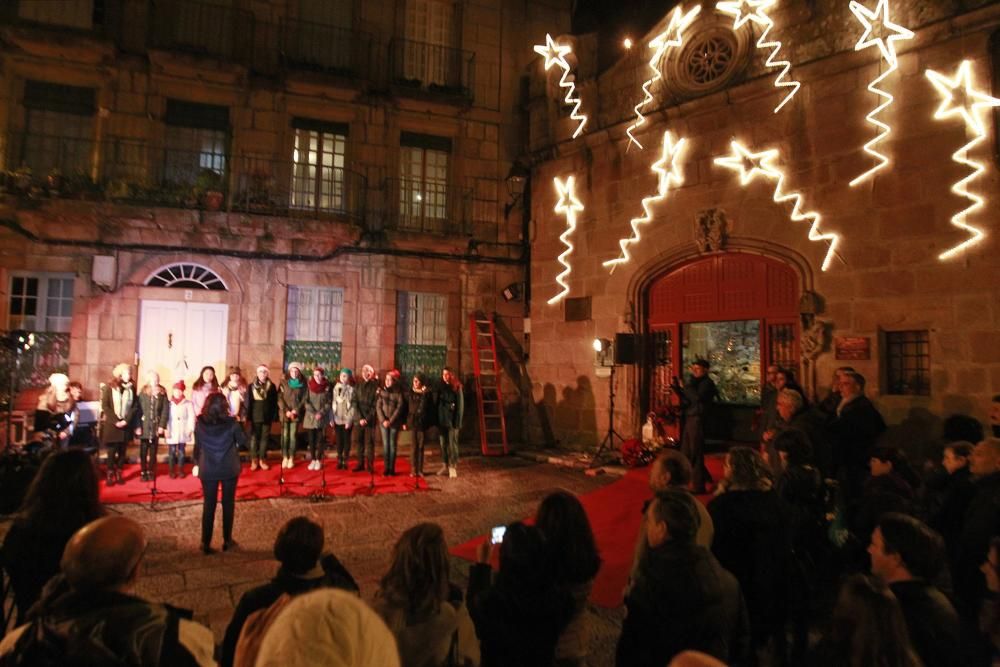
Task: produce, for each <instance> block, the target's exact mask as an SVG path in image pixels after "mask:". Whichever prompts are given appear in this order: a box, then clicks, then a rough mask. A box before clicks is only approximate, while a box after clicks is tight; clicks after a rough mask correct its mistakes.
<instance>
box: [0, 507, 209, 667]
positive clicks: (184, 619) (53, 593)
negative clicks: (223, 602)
mask: <svg viewBox="0 0 1000 667" xmlns="http://www.w3.org/2000/svg"><path fill="white" fill-rule="evenodd" d="M145 550H146V537H145V535H144V533H143V530H142V527H141V526H140V525H139V524H138V523H136V522H135V521H133V520H132V519H128V518H126V517H123V516H110V517H104V518H102V519H98V520H96V521H93V522H91V523H89V524H87V525H86V526H84V527H83V528H81V529H80V530H78V531H77V532H76V534H74V535H73V537H72V538H71V539H70V541H69V543H67V545H66V550H65V551H64V552H63V558H62V564H61V567H62V573H61V574H59V575H57V576H56V577H55V578H53V579H52V580H51V581H50V582H49V585H48V586H47V587H46V589H45V592H44V594H43V596H42V599H41V600H40V601H39V603H38V605H37V606H36V607H35V609H34V617H33V620H32V621H31V622H30V623H28V624H27V625H22V626H21V627H19V628H16V629H15V630H14V631H13V632H11V633H10V634H9V635H7V636H6V637H4V639H3V641H2V642H0V665H3V666H4V667H8V666H13V665H18V666H20V665H24V666H25V667H27V666H29V665H30V666H31V667H49V666H52V667H55V666H56V665H58V666H60V667H62V666H65V665H109V664H113V665H149V666H151V667H156V666H158V665H164V666H165V667H166V666H170V667H173V666H175V665H176V666H178V667H188V666H196V665H213V664H215V663H214V661H213V659H212V653H213V650H214V648H215V646H214V643H215V642H214V637H213V636H212V632H211V630H209V629H208V628H206V627H204V626H203V625H200V624H198V623H194V622H193V621H191V620H190V618H191V613H190V612H187V611H183V610H180V609H175V608H173V607H170V606H168V605H163V604H158V603H154V602H147V601H146V600H143V599H141V598H138V597H135V596H134V595H132V594H131V593H130V591H131V590H132V588H133V587H134V586H135V581H136V578H137V577H138V575H139V572H140V571H141V569H142V557H143V554H144V552H145Z"/></svg>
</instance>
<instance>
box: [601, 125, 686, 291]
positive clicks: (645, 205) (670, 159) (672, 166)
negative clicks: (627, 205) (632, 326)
mask: <svg viewBox="0 0 1000 667" xmlns="http://www.w3.org/2000/svg"><path fill="white" fill-rule="evenodd" d="M684 142H685V140H684V139H680V140H679V141H677V142H676V143H675V142H674V137H673V135H672V134H670V131H669V130H668V131H666V132H664V133H663V144H662V146H663V153H662V154H661V156H660V159H659V160H657V161H656V162H654V163H653V166H652V167H650V169H651V170H652V171H654V172H656V173H657V174H658V175H659V179H658V180H657V186H656V194H655V195H652V196H649V197H646V198H644V199H643V200H642V210H643V211H644V213H645V214H644V215H643V216H641V217H638V218H632V220H631V223H630V224H631V225H632V237H631V238H624V239H621V240H620V241H619V242H618V245H620V246H621V248H622V252H621V256H619V257H616V258H615V259H609V260H608V261H606V262H604V266H609V267H611V269H610V272H611V273H614V271H615V269H616V268H617V267H618V265H619V264H625V263H627V262H629V261H631V260H632V256H631V255H630V254H629V251H628V247H629V245H631V244H633V243H638V242H639V241H641V240H642V237H641V235H640V234H639V225H645V224H649V223H650V222H652V221H653V212H652V209H651V207H652V205H653V204H656V203H658V202H661V201H663V200H664V199H666V198H667V192H668V191H669V190H670V187H671V185H674V186H678V185H681V184H682V183H683V182H684V175H683V174H681V165H680V154H681V152H682V151H683V150H684Z"/></svg>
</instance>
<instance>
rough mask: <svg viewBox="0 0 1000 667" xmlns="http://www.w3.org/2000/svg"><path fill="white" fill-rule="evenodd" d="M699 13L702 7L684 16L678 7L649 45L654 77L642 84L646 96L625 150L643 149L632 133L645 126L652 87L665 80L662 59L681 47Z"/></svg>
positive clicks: (636, 108)
mask: <svg viewBox="0 0 1000 667" xmlns="http://www.w3.org/2000/svg"><path fill="white" fill-rule="evenodd" d="M699 12H701V5H698V6H696V7H695V8H694V9H692V10H691V11H689V12H688V13H687V14H682V13H681V8H680V7H679V6H678V7H676V8H675V9H674V13H673V14H671V15H670V22H669V23H668V24H667V29H666V30H664V31H663V32H661V33H660V34H659V35H657V36H656V37H654V38H653V41H651V42H650V43H649V48H651V49H653V57H652V58H650V59H649V69H651V70H653V76H652V77H650V78H649V79H647V80H646V82H645V83H644V84H642V92H643V93H644V96H643V98H642V101H641V102H639V103H638V104H636V105H635V109H634V110H635V116H636V118H635V122H633V123H632V124H631V125H629V126H628V129H626V130H625V134H627V135H628V146H626V147H625V150H628V149H629V147H631V146H632V144H635V145H636V146H638V147H639V148H640V149H641V148H642V144H640V143H639V140H638V139H636V138H635V136H634V135H633V134H632V132H634V131H635V130H637V129H639V127H641V126H642V125H643V124H645V122H646V117H645V116H643V115H642V108H643V107H644V106H646V105H647V104H649V103H650V102H652V101H653V93H652V92H651V91H650V86H652V85H653V84H654V83H656V82H657V81H659V80H660V79H662V78H663V74H662V73H661V72H660V68H659V63H660V59H661V58H663V54H664V53H665V52H666V50H667V49H668V48H670V47H671V46H680V45H681V41H682V40H683V39H684V30H685V29H686V28H687V27H688V26H689V25H691V22H692V21H694V19H695V17H696V16H698V13H699ZM670 35H673V37H671V36H670Z"/></svg>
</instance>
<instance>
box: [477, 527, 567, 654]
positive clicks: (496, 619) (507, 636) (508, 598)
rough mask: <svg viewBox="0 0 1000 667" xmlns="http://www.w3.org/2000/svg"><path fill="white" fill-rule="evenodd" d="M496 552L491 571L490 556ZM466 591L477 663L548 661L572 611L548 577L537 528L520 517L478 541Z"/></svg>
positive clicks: (547, 559) (548, 561)
mask: <svg viewBox="0 0 1000 667" xmlns="http://www.w3.org/2000/svg"><path fill="white" fill-rule="evenodd" d="M494 550H495V551H498V552H499V564H500V566H499V569H498V571H497V574H496V576H495V577H494V576H493V571H492V567H491V566H490V561H491V558H492V555H493V552H494ZM476 560H477V562H476V564H475V565H473V566H472V568H471V570H470V571H469V588H468V592H467V595H466V600H467V604H468V607H469V614H470V615H471V616H472V622H473V623H474V624H475V626H476V635H477V636H478V637H479V642H480V651H481V653H482V661H483V662H482V664H483V665H511V666H512V667H513V666H514V665H518V666H520V667H534V666H539V667H540V666H541V665H551V664H552V661H553V659H554V656H555V650H556V642H557V641H558V639H559V635H560V634H561V633H562V631H563V629H564V628H565V627H566V625H567V624H568V623H569V621H570V618H571V617H572V614H573V602H572V600H571V598H570V597H569V595H568V594H567V593H566V592H565V591H562V590H560V589H559V588H558V587H556V585H555V584H554V583H553V576H552V574H553V567H552V562H551V559H550V557H549V556H548V554H547V552H546V549H545V541H544V539H543V538H542V533H541V531H539V530H538V528H535V527H534V526H527V525H525V524H523V523H521V522H517V523H512V524H510V525H509V526H506V527H504V526H496V527H495V528H493V530H491V531H490V537H489V539H487V540H484V541H483V543H482V544H480V545H479V547H478V549H477V551H476Z"/></svg>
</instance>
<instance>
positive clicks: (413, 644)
mask: <svg viewBox="0 0 1000 667" xmlns="http://www.w3.org/2000/svg"><path fill="white" fill-rule="evenodd" d="M373 607H374V609H375V611H377V612H378V614H379V616H381V617H382V619H383V620H384V621H385V623H386V625H387V626H389V629H390V630H391V631H392V634H393V635H395V637H396V643H397V645H398V646H399V654H400V656H401V658H402V661H403V665H404V667H437V666H438V665H444V664H449V665H452V664H454V665H478V664H479V640H478V639H476V631H475V628H474V627H473V625H472V619H471V618H470V617H469V612H468V610H467V609H466V608H465V605H464V604H463V603H462V592H461V591H460V590H459V589H458V588H456V587H455V586H453V585H452V584H451V582H450V580H449V567H448V545H447V544H446V543H445V540H444V531H443V530H441V526H439V525H437V524H436V523H421V524H418V525H416V526H413V527H412V528H410V529H409V530H407V531H406V532H405V533H403V534H402V535H401V536H400V538H399V540H398V541H397V542H396V546H394V547H393V549H392V564H391V565H390V566H389V571H388V572H386V573H385V576H383V577H382V581H381V583H380V584H379V589H378V592H377V593H376V594H375V601H374V603H373ZM449 654H450V657H449Z"/></svg>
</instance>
